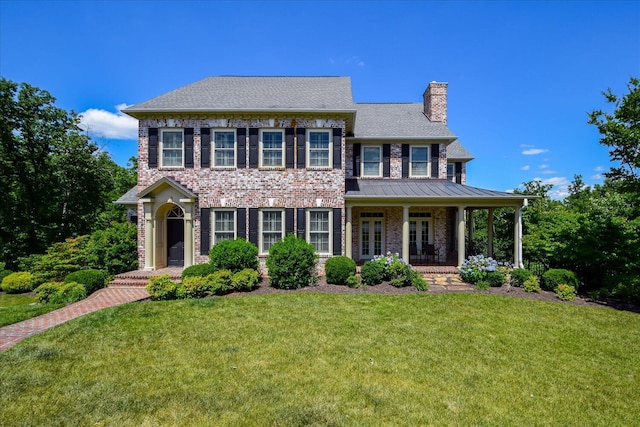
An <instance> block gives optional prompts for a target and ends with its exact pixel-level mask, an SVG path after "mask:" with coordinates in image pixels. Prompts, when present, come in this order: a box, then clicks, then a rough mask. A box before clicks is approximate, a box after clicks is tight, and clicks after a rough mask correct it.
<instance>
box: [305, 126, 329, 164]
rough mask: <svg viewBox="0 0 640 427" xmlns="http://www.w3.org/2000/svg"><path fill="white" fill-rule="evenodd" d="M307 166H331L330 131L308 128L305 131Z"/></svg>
mask: <svg viewBox="0 0 640 427" xmlns="http://www.w3.org/2000/svg"><path fill="white" fill-rule="evenodd" d="M307 141H309V143H308V150H309V152H308V155H307V159H309V160H308V164H307V167H309V168H328V167H331V163H330V162H331V160H330V156H329V153H330V151H331V143H330V141H331V133H330V132H329V131H328V130H310V131H308V132H307Z"/></svg>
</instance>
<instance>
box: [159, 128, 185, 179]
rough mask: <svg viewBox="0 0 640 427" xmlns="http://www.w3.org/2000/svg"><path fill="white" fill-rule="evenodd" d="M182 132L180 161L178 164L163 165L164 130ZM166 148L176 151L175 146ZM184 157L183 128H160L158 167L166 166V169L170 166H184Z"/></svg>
mask: <svg viewBox="0 0 640 427" xmlns="http://www.w3.org/2000/svg"><path fill="white" fill-rule="evenodd" d="M178 131H180V132H182V156H181V159H182V163H181V164H180V165H179V166H176V165H171V166H165V164H164V132H178ZM168 150H172V151H177V149H175V148H168ZM184 157H185V153H184V128H161V129H160V167H161V168H167V169H171V168H184Z"/></svg>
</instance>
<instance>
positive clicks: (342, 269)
mask: <svg viewBox="0 0 640 427" xmlns="http://www.w3.org/2000/svg"><path fill="white" fill-rule="evenodd" d="M324 272H325V276H326V278H327V283H330V284H334V285H346V284H347V280H348V279H349V276H351V275H353V274H356V262H355V261H354V260H352V259H351V258H349V257H346V256H334V257H331V258H329V259H327V261H326V262H325V264H324Z"/></svg>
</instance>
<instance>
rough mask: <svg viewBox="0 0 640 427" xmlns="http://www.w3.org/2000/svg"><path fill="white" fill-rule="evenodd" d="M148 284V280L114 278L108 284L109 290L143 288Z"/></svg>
mask: <svg viewBox="0 0 640 427" xmlns="http://www.w3.org/2000/svg"><path fill="white" fill-rule="evenodd" d="M147 283H149V279H126V278H115V279H113V280H112V281H110V282H109V285H108V286H107V287H109V288H130V287H134V288H144V287H145V286H147Z"/></svg>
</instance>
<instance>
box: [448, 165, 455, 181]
mask: <svg viewBox="0 0 640 427" xmlns="http://www.w3.org/2000/svg"><path fill="white" fill-rule="evenodd" d="M449 167H451V168H452V169H453V173H452V174H451V176H449ZM447 179H448V180H449V181H451V182H456V164H455V163H452V162H448V163H447Z"/></svg>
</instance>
